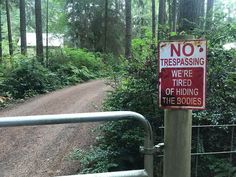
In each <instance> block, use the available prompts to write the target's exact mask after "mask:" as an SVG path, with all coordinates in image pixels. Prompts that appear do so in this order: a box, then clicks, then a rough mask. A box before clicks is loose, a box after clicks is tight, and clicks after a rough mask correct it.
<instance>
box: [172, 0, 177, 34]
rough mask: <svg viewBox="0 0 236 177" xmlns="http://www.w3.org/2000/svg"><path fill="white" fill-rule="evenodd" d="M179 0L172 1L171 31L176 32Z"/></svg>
mask: <svg viewBox="0 0 236 177" xmlns="http://www.w3.org/2000/svg"><path fill="white" fill-rule="evenodd" d="M176 1H177V0H173V1H172V29H171V31H173V32H176V21H177V2H176Z"/></svg>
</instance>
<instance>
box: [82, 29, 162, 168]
mask: <svg viewBox="0 0 236 177" xmlns="http://www.w3.org/2000/svg"><path fill="white" fill-rule="evenodd" d="M146 34H147V35H146V36H145V37H144V38H143V39H142V40H141V39H134V40H133V44H132V45H133V56H132V60H130V61H127V60H126V59H124V58H120V61H119V62H120V63H119V65H120V67H119V68H118V69H119V70H118V69H117V68H115V71H114V73H116V74H117V77H116V79H115V82H116V83H115V84H114V87H115V91H112V92H110V94H109V96H108V99H107V100H106V102H105V104H104V110H106V111H114V110H116V111H119V110H131V111H136V112H139V113H141V114H143V115H144V116H146V117H147V118H148V119H149V121H150V122H151V124H152V125H153V126H154V127H156V126H158V125H161V122H162V120H161V119H157V117H160V116H159V115H160V114H161V113H162V112H161V111H158V110H157V107H156V105H157V102H156V100H157V90H156V77H157V76H156V60H155V57H153V51H152V49H151V44H152V40H151V35H150V33H149V32H147V33H146ZM100 131H101V132H102V133H101V134H100V135H99V136H98V137H97V144H96V147H97V148H100V149H104V150H107V151H108V152H109V151H112V152H114V153H115V154H116V156H113V157H112V158H111V159H109V160H110V163H111V164H117V165H116V167H112V168H110V169H108V171H114V170H131V169H140V168H143V156H142V154H140V152H139V146H141V145H143V135H144V132H143V129H142V127H141V126H140V124H139V123H138V122H136V121H119V122H109V123H106V124H104V125H103V126H101V127H100ZM155 133H157V134H159V130H156V132H155ZM93 155H94V149H91V150H90V151H89V152H87V154H85V157H84V158H86V157H90V158H91V156H93ZM101 163H103V161H93V167H92V169H93V170H94V169H95V168H96V164H101ZM104 163H107V162H104ZM104 166H105V165H104ZM83 167H84V168H85V169H86V171H87V172H91V170H89V169H90V166H87V165H85V166H83ZM103 170H104V171H107V169H106V168H105V169H103Z"/></svg>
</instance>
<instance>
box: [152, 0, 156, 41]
mask: <svg viewBox="0 0 236 177" xmlns="http://www.w3.org/2000/svg"><path fill="white" fill-rule="evenodd" d="M155 38H156V1H155V0H152V39H153V40H154V39H155Z"/></svg>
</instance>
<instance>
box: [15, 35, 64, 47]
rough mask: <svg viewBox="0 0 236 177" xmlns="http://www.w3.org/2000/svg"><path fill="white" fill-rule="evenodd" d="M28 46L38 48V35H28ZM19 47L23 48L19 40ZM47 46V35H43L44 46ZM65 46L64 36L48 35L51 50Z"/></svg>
mask: <svg viewBox="0 0 236 177" xmlns="http://www.w3.org/2000/svg"><path fill="white" fill-rule="evenodd" d="M26 44H27V47H35V46H36V33H26ZM17 45H18V46H21V39H19V41H18V43H17ZM46 45H47V35H46V33H43V46H44V47H46ZM63 46H64V38H63V34H53V33H48V47H50V48H58V47H63Z"/></svg>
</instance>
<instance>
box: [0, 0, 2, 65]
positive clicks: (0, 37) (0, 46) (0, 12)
mask: <svg viewBox="0 0 236 177" xmlns="http://www.w3.org/2000/svg"><path fill="white" fill-rule="evenodd" d="M1 61H2V0H0V62H1Z"/></svg>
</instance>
